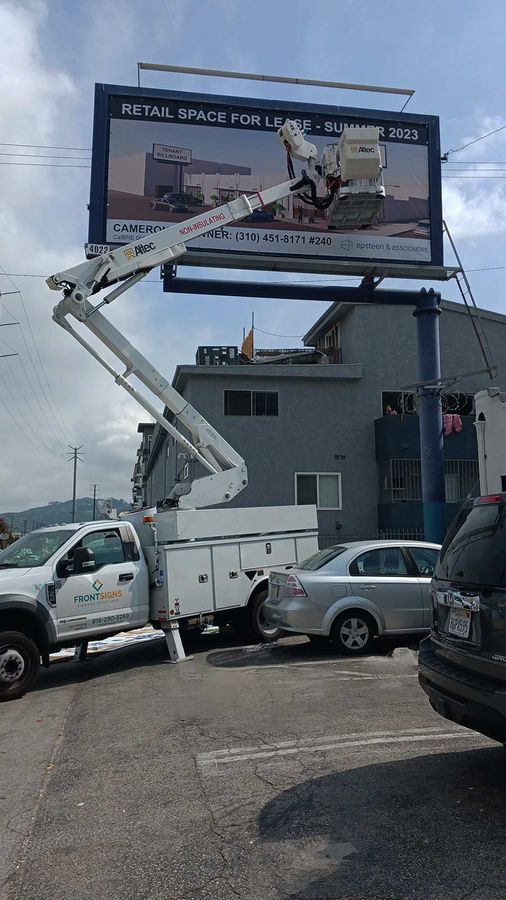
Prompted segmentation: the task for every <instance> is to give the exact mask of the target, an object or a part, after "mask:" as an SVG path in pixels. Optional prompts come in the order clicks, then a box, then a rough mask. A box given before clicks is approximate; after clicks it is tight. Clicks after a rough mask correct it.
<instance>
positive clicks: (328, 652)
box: [192, 635, 419, 669]
mask: <svg viewBox="0 0 506 900" xmlns="http://www.w3.org/2000/svg"><path fill="white" fill-rule="evenodd" d="M418 643H419V642H418V640H416V639H415V640H410V639H409V638H408V639H407V638H406V637H404V638H394V639H392V638H389V639H386V638H384V639H381V640H378V641H375V642H374V644H373V647H372V649H371V650H369V651H368V652H367V654H366V655H364V656H344V655H342V654H339V653H337V651H335V650H334V649H333V647H332V645H331V644H330V641H324V640H321V641H317V642H315V641H310V640H309V639H308V638H307V637H305V636H303V635H300V636H299V637H289V638H281V640H279V641H275V642H274V643H272V644H254V645H252V646H248V647H237V646H235V647H233V648H231V649H224V650H221V649H220V650H212V651H211V652H210V653H208V655H207V659H206V662H207V663H209V665H211V666H217V667H219V668H224V669H226V668H230V669H243V668H250V667H253V666H254V667H255V668H259V667H261V666H273V665H279V666H282V665H289V664H293V663H297V662H298V663H301V662H320V661H325V660H329V661H332V660H337V659H346V660H348V661H351V660H357V659H359V660H360V659H367V657H371V656H385V655H386V654H387V653H390V652H391V651H392V650H393V649H394V648H395V647H401V646H402V647H410V648H411V649H413V650H418ZM192 652H193V651H192Z"/></svg>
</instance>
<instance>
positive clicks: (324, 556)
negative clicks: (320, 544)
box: [298, 547, 346, 572]
mask: <svg viewBox="0 0 506 900" xmlns="http://www.w3.org/2000/svg"><path fill="white" fill-rule="evenodd" d="M345 550H346V547H327V548H326V549H325V550H320V552H319V553H315V554H314V556H310V557H309V558H308V559H305V560H304V562H302V563H301V564H300V566H298V568H299V569H305V570H306V571H307V572H316V571H317V570H318V569H322V568H323V566H326V565H327V563H329V562H332V560H333V559H336V558H337V557H338V556H340V555H341V553H344V551H345Z"/></svg>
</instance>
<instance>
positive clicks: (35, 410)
mask: <svg viewBox="0 0 506 900" xmlns="http://www.w3.org/2000/svg"><path fill="white" fill-rule="evenodd" d="M4 308H5V307H4ZM9 324H10V323H9ZM16 324H17V325H19V322H17V323H16ZM0 340H1V341H2V343H3V344H5V346H6V347H8V348H9V350H14V347H11V345H10V344H9V343H7V341H6V340H5V339H4V338H0ZM14 355H15V356H17V358H18V361H19V364H20V366H21V369H22V371H23V374H24V376H25V379H26V381H27V384H28V387H29V388H30V390H31V392H32V394H33V397H34V400H35V404H36V405H35V408H34V407H33V406H32V405H31V402H30V401H29V400H28V399H27V397H26V395H25V394H24V391H23V390H22V388H21V385H20V383H19V381H18V379H17V377H16V374H15V372H13V371H12V368H11V366H10V362H9V363H8V364H7V365H8V366H9V371H10V373H11V376H12V378H13V379H14V381H15V382H16V384H17V387H18V390H19V393H20V394H21V396H22V397H23V400H24V401H25V404H26V406H27V407H28V408H29V410H30V413H31V415H32V416H33V417H34V419H35V420H36V419H37V418H38V417H39V416H40V418H38V423H37V425H38V427H40V425H42V431H44V430H47V429H48V430H49V435H50V437H52V438H53V440H55V441H56V442H58V440H59V437H58V436H57V435H56V433H55V432H54V431H53V428H52V426H51V424H50V422H49V420H48V418H47V416H46V414H45V412H44V410H43V408H42V406H41V404H40V401H39V399H38V397H37V395H36V393H35V391H34V389H33V385H32V382H31V381H30V378H29V377H28V372H27V371H26V369H25V364H24V362H23V359H22V357H21V356H20V355H19V353H15V354H14ZM43 419H44V420H45V423H46V424H44V422H43Z"/></svg>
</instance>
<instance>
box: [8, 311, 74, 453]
mask: <svg viewBox="0 0 506 900" xmlns="http://www.w3.org/2000/svg"><path fill="white" fill-rule="evenodd" d="M0 305H1V306H2V307H3V309H5V311H6V312H7V313H9V315H11V312H10V310H9V309H7V307H6V306H5V304H4V303H2V304H0ZM25 316H26V312H25ZM19 330H20V332H21V337H22V339H23V343H24V345H25V349H26V352H27V354H28V357H29V360H30V362H31V364H32V367H33V371H34V372H35V376H36V378H37V381H38V382H39V386H40V389H41V391H42V394H43V396H44V399H45V401H46V403H47V407H48V410H49V411H51V408H50V406H49V401H48V398H47V395H46V393H45V391H44V385H43V384H42V381H41V378H40V375H39V372H38V371H37V367H36V365H35V362H34V359H33V356H32V353H31V351H30V348H29V346H28V342H27V340H26V336H25V333H24V331H23V328H22V326H21V324H20V325H19ZM4 343H5V341H4ZM19 360H20V363H21V365H22V368H23V370H24V372H25V377H26V380H27V381H28V384H29V385H30V388H31V391H32V393H33V396H34V398H35V402H36V404H37V406H39V407H40V411H41V415H42V416H43V417H44V419H45V421H46V423H47V425H48V427H49V430H50V431H51V432H52V433H53V435H54V432H53V427H52V425H50V423H49V419H48V418H47V416H46V413H45V412H44V409H43V406H42V404H41V403H40V400H39V399H38V398H37V396H36V394H35V391H34V389H33V385H32V383H31V381H30V379H29V377H28V373H27V372H26V369H25V367H24V364H23V362H22V359H21V357H19ZM51 415H54V414H53V413H51ZM55 422H56V420H55ZM56 424H58V423H56ZM60 432H61V433H62V434H63V435H64V432H62V431H61V428H60ZM64 437H65V435H64ZM57 440H59V438H57Z"/></svg>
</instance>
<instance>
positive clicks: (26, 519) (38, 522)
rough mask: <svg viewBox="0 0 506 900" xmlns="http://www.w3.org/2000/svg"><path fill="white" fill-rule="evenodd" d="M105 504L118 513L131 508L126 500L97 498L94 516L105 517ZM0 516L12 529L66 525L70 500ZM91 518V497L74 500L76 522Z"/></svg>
mask: <svg viewBox="0 0 506 900" xmlns="http://www.w3.org/2000/svg"><path fill="white" fill-rule="evenodd" d="M106 505H107V506H108V507H112V509H116V510H117V511H118V513H120V512H126V511H127V510H129V509H130V508H131V505H130V503H127V502H126V500H116V499H115V498H114V497H111V498H108V499H107V500H97V511H96V518H97V519H102V518H106V517H105V514H104V511H105V507H106ZM0 518H1V519H5V521H6V523H7V525H8V526H9V527H11V520H12V530H13V531H15V532H16V531H21V532H24V531H25V530H26V531H33V530H34V528H42V527H43V526H44V525H66V524H67V523H68V522H71V521H72V500H63V501H62V502H61V503H60V502H59V501H54V502H53V503H48V504H47V506H34V507H32V508H31V509H24V510H23V511H22V512H15V513H13V512H3V513H0ZM92 519H93V498H92V497H81V498H80V499H79V500H76V522H91V521H92Z"/></svg>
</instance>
